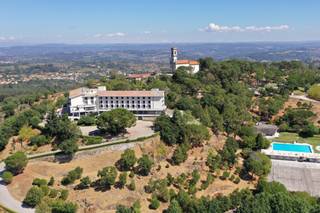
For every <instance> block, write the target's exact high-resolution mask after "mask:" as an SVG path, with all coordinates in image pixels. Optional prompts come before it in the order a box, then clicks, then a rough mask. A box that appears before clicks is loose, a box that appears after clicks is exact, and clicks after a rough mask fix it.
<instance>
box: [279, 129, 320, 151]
mask: <svg viewBox="0 0 320 213" xmlns="http://www.w3.org/2000/svg"><path fill="white" fill-rule="evenodd" d="M273 141H279V142H285V143H292V142H294V141H296V142H298V143H308V144H310V145H312V146H313V150H314V151H315V152H318V153H320V151H317V149H316V147H317V146H320V135H315V136H313V137H310V138H302V137H300V136H299V135H298V134H297V133H291V132H281V133H280V136H279V137H277V138H274V139H273Z"/></svg>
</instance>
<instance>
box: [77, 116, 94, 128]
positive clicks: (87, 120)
mask: <svg viewBox="0 0 320 213" xmlns="http://www.w3.org/2000/svg"><path fill="white" fill-rule="evenodd" d="M95 124H96V118H95V117H94V116H92V115H85V116H81V118H80V119H79V120H78V125H80V126H93V125H95Z"/></svg>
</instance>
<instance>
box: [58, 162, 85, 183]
mask: <svg viewBox="0 0 320 213" xmlns="http://www.w3.org/2000/svg"><path fill="white" fill-rule="evenodd" d="M82 172H83V169H82V168H81V167H79V166H78V167H76V168H75V169H74V170H71V171H69V172H68V175H67V176H66V177H64V178H62V180H61V183H62V185H68V184H71V183H74V181H75V180H77V179H80V178H81V175H82Z"/></svg>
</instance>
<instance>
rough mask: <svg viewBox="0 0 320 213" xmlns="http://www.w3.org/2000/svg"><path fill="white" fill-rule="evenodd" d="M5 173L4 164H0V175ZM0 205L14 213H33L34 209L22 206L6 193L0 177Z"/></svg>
mask: <svg viewBox="0 0 320 213" xmlns="http://www.w3.org/2000/svg"><path fill="white" fill-rule="evenodd" d="M4 171H5V164H4V163H0V174H2V173H3V172H4ZM0 203H1V205H3V206H5V207H7V208H9V209H11V210H13V211H15V212H18V213H34V212H35V211H34V209H31V208H26V207H23V206H22V202H20V201H18V200H16V199H15V198H13V197H12V196H11V194H10V192H9V191H8V189H7V187H6V185H4V183H3V182H2V178H1V177H0Z"/></svg>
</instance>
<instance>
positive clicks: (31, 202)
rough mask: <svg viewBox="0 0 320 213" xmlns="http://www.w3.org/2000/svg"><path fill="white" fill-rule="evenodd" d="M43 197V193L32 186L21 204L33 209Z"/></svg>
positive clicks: (38, 188)
mask: <svg viewBox="0 0 320 213" xmlns="http://www.w3.org/2000/svg"><path fill="white" fill-rule="evenodd" d="M43 197H44V193H43V191H42V190H41V188H40V187H38V186H33V187H31V188H30V189H29V191H28V192H27V195H26V197H25V198H24V200H23V203H24V204H26V205H28V206H30V207H35V206H36V205H37V204H39V203H40V201H41V199H42V198H43Z"/></svg>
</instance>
